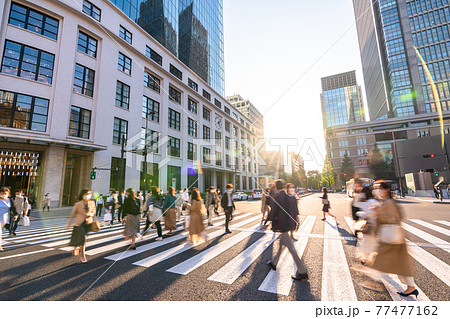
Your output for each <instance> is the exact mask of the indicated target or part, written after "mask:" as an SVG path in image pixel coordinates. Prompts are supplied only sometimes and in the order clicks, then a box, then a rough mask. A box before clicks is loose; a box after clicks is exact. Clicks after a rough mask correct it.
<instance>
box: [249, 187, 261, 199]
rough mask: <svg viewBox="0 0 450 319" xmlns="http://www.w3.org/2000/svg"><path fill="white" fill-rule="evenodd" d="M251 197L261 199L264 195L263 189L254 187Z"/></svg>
mask: <svg viewBox="0 0 450 319" xmlns="http://www.w3.org/2000/svg"><path fill="white" fill-rule="evenodd" d="M250 197H251V199H261V198H262V197H263V190H262V189H254V190H253V192H252V195H250Z"/></svg>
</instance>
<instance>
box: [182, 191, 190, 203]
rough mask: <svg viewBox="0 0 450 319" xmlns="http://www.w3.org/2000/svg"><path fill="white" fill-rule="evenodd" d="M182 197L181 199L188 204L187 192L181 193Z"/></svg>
mask: <svg viewBox="0 0 450 319" xmlns="http://www.w3.org/2000/svg"><path fill="white" fill-rule="evenodd" d="M182 197H183V200H184V201H185V202H188V201H189V194H188V192H183V194H182Z"/></svg>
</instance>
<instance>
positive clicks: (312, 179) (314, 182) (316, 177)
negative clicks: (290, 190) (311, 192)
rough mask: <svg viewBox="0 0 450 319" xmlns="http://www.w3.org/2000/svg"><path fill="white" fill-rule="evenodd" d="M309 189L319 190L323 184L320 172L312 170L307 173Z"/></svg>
mask: <svg viewBox="0 0 450 319" xmlns="http://www.w3.org/2000/svg"><path fill="white" fill-rule="evenodd" d="M307 177H308V188H310V189H318V188H319V187H320V184H321V176H320V173H319V171H318V170H311V171H308V172H307Z"/></svg>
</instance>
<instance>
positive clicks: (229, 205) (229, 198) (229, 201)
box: [227, 192, 233, 207]
mask: <svg viewBox="0 0 450 319" xmlns="http://www.w3.org/2000/svg"><path fill="white" fill-rule="evenodd" d="M227 195H228V207H233V202H232V197H231V192H227Z"/></svg>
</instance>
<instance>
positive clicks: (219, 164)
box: [216, 152, 222, 166]
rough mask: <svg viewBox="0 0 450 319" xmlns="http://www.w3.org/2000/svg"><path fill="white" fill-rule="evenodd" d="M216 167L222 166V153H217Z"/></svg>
mask: <svg viewBox="0 0 450 319" xmlns="http://www.w3.org/2000/svg"><path fill="white" fill-rule="evenodd" d="M216 165H217V166H222V153H220V152H216Z"/></svg>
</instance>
